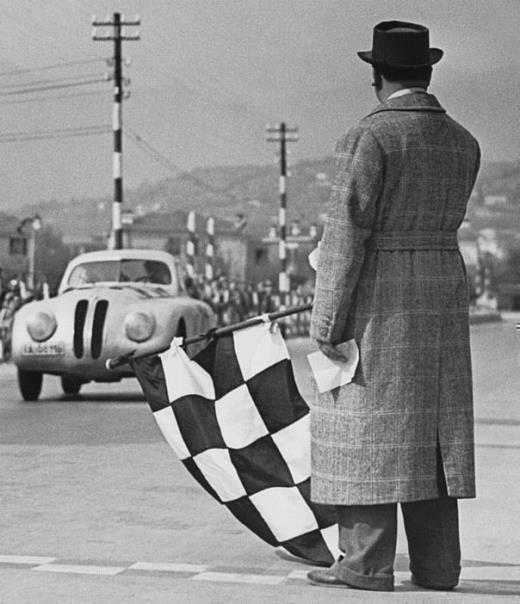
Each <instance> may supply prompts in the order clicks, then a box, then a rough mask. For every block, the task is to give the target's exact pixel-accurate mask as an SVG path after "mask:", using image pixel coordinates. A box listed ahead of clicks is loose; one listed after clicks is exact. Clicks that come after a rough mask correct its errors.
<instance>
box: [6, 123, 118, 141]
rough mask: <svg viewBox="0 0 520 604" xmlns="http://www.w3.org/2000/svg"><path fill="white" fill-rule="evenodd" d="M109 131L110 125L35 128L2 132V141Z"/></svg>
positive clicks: (74, 135)
mask: <svg viewBox="0 0 520 604" xmlns="http://www.w3.org/2000/svg"><path fill="white" fill-rule="evenodd" d="M108 132H110V127H109V126H103V125H99V126H79V127H75V128H58V129H56V130H34V131H32V132H6V133H5V134H0V143H11V142H24V141H33V140H44V139H56V138H71V137H76V136H92V135H97V134H106V133H108Z"/></svg>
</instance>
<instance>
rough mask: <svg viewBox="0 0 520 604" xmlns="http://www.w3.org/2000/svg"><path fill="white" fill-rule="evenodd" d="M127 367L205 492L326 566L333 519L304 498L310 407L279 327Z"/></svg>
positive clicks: (271, 539)
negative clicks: (193, 352)
mask: <svg viewBox="0 0 520 604" xmlns="http://www.w3.org/2000/svg"><path fill="white" fill-rule="evenodd" d="M132 366H133V368H134V370H135V372H136V375H137V377H138V379H139V382H140V384H141V387H142V388H143V391H144V393H145V395H146V397H147V399H148V401H149V403H150V406H151V408H152V411H153V413H154V416H155V419H156V421H157V423H158V425H159V427H160V429H161V431H162V433H163V435H164V437H165V438H166V440H167V441H168V443H169V444H170V446H171V447H172V449H173V450H174V451H175V453H176V454H177V456H178V457H179V458H180V459H181V461H182V463H183V464H184V465H185V466H186V468H187V469H188V471H189V472H190V473H191V474H192V475H193V476H194V478H195V479H196V480H197V481H198V482H199V483H200V484H201V485H202V486H203V487H204V488H205V489H206V491H208V492H209V493H210V494H211V495H212V496H213V497H214V498H215V499H217V500H218V501H219V502H220V503H222V504H224V505H226V507H227V508H228V509H229V511H230V512H231V513H232V514H233V515H234V516H235V517H236V518H237V519H238V520H239V521H240V522H242V523H243V524H245V525H246V526H247V527H248V528H250V529H251V530H252V531H253V532H254V533H255V534H257V535H258V536H259V537H261V538H262V539H264V540H265V541H267V542H268V543H270V544H271V545H273V546H282V547H284V548H285V549H286V550H287V551H289V552H291V553H292V554H294V555H296V556H300V557H302V558H305V559H307V560H310V561H313V562H317V563H323V564H326V563H332V562H333V560H334V559H335V558H336V557H337V555H338V553H339V552H338V549H337V548H338V545H337V543H338V529H337V525H336V520H335V515H334V512H333V510H332V508H329V507H327V506H323V505H318V504H314V503H312V502H311V501H310V434H309V409H308V406H307V404H306V403H305V401H304V400H303V399H302V398H301V396H300V394H299V392H298V389H297V387H296V383H295V381H294V375H293V371H292V365H291V362H290V359H289V354H288V351H287V347H286V345H285V342H284V340H283V338H282V337H281V335H280V333H279V332H278V330H277V329H275V330H273V329H272V327H271V326H270V325H267V324H262V325H259V326H255V327H251V328H248V329H243V330H239V331H235V332H233V333H232V334H231V335H229V336H226V337H221V338H218V339H216V340H214V341H212V342H211V343H210V344H209V345H208V346H207V347H206V348H205V349H204V350H203V351H202V352H201V353H199V354H198V355H197V356H196V357H195V358H194V359H193V360H190V359H189V358H188V357H187V355H186V354H185V353H184V351H183V350H182V349H181V348H179V346H177V345H176V344H175V343H174V344H172V346H171V348H170V349H169V350H168V351H167V352H165V353H163V354H161V355H159V356H157V357H151V358H148V359H142V360H136V361H133V362H132Z"/></svg>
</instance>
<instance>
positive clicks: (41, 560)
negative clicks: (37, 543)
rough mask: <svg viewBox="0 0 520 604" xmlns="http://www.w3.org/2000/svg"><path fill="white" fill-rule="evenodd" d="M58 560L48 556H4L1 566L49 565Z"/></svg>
mask: <svg viewBox="0 0 520 604" xmlns="http://www.w3.org/2000/svg"><path fill="white" fill-rule="evenodd" d="M54 560H56V558H49V557H48V556H5V555H4V556H2V555H0V564H30V565H35V564H49V563H50V562H54Z"/></svg>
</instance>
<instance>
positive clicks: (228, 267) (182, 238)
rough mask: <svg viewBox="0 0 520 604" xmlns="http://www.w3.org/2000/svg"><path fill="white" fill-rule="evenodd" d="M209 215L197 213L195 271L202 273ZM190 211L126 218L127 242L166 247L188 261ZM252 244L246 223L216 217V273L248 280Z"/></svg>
mask: <svg viewBox="0 0 520 604" xmlns="http://www.w3.org/2000/svg"><path fill="white" fill-rule="evenodd" d="M207 219H208V216H203V215H201V214H196V215H195V241H194V247H195V254H194V265H195V266H194V268H195V271H196V272H197V273H198V274H200V275H203V274H204V268H205V263H206V248H207V245H208V240H209V236H208V233H207ZM187 220H188V212H186V211H184V210H176V211H174V212H168V213H151V214H145V215H142V216H137V215H135V216H133V218H132V219H130V218H127V220H126V221H125V222H126V224H124V225H123V226H124V245H125V247H131V248H153V249H158V250H166V251H168V252H170V253H171V254H174V255H176V256H180V257H182V258H184V259H185V260H187V259H188V258H187V251H186V250H187V243H188V240H189V233H188V229H187ZM252 247H253V246H252V244H251V242H250V241H249V239H248V237H247V236H246V235H245V234H244V231H243V222H236V221H235V222H233V221H229V220H223V219H220V218H216V219H215V235H214V261H213V268H214V275H215V276H218V275H219V274H224V275H226V277H228V278H229V279H232V280H235V281H246V280H248V279H247V277H248V274H247V272H248V270H247V269H248V263H249V262H251V259H252V258H253V257H254V252H253V251H252Z"/></svg>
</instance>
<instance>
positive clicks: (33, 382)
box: [18, 369, 43, 402]
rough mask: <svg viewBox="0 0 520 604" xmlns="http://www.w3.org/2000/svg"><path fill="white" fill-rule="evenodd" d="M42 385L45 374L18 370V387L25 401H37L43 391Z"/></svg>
mask: <svg viewBox="0 0 520 604" xmlns="http://www.w3.org/2000/svg"><path fill="white" fill-rule="evenodd" d="M42 383H43V373H40V372H39V371H28V370H27V369H18V386H19V388H20V392H21V394H22V397H23V400H24V401H27V402H32V401H37V400H38V397H39V396H40V392H41V391H42Z"/></svg>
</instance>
